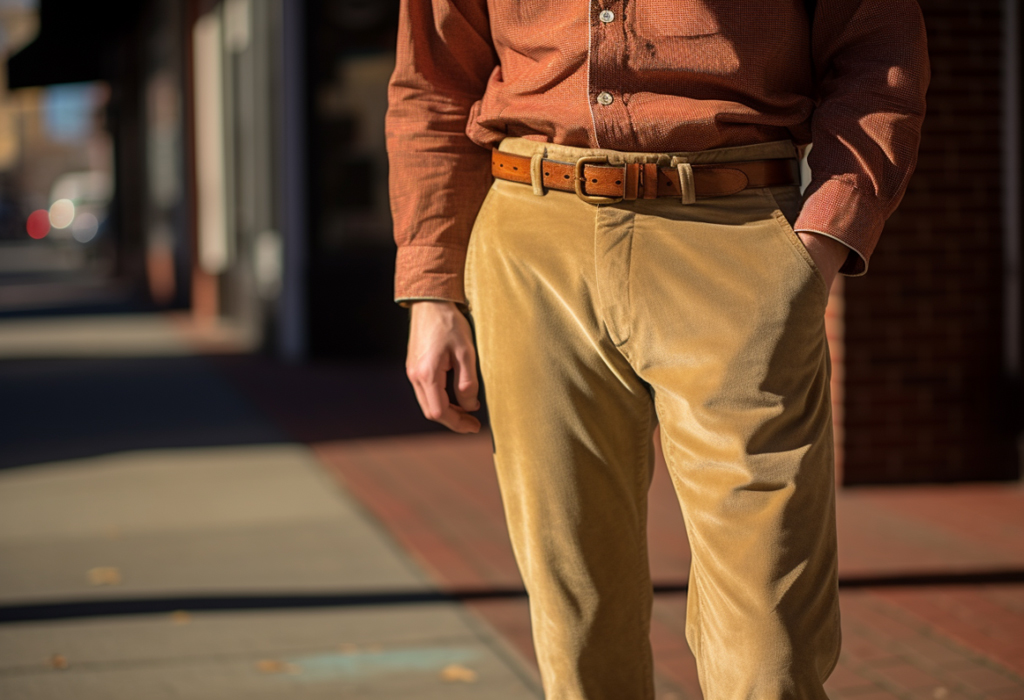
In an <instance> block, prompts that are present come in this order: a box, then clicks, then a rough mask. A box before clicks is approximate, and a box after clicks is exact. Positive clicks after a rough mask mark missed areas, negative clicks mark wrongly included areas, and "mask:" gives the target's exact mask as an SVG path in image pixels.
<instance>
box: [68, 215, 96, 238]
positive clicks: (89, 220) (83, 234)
mask: <svg viewBox="0 0 1024 700" xmlns="http://www.w3.org/2000/svg"><path fill="white" fill-rule="evenodd" d="M99 230H100V222H99V221H98V220H97V219H96V217H95V216H94V215H93V214H90V213H89V212H83V213H81V214H79V215H78V216H76V217H75V222H74V223H73V224H72V225H71V236H72V238H74V239H75V240H76V241H78V242H79V243H88V242H89V241H91V240H92V239H93V238H95V237H96V232H97V231H99Z"/></svg>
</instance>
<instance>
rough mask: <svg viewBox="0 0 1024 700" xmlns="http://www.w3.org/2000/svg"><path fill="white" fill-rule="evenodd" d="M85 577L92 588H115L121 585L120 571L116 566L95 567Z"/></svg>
mask: <svg viewBox="0 0 1024 700" xmlns="http://www.w3.org/2000/svg"><path fill="white" fill-rule="evenodd" d="M86 577H87V578H88V579H89V583H91V584H92V585H94V586H117V585H119V584H120V583H121V571H120V569H118V568H117V567H116V566H97V567H95V568H92V569H89V571H88V572H87V573H86Z"/></svg>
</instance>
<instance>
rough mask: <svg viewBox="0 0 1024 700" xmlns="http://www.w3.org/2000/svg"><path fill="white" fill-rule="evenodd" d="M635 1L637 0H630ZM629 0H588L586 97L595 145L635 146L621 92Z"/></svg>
mask: <svg viewBox="0 0 1024 700" xmlns="http://www.w3.org/2000/svg"><path fill="white" fill-rule="evenodd" d="M632 1H633V2H636V0H632ZM629 5H630V2H629V0H591V3H590V52H589V61H590V64H589V76H590V79H589V81H588V83H589V84H588V96H587V97H588V99H589V100H590V111H591V113H592V114H593V118H594V132H595V134H594V135H595V138H596V141H597V143H596V145H597V146H598V147H599V148H611V149H616V150H624V151H635V150H638V148H639V146H638V144H637V139H636V133H635V132H634V130H633V126H632V120H631V118H630V114H629V97H630V96H629V95H628V94H627V93H625V92H624V88H625V84H624V81H623V76H624V74H625V69H626V61H627V55H626V54H627V46H628V43H629V42H628V26H629V25H628V22H629V21H630V18H629V16H628V11H629V9H628V8H629Z"/></svg>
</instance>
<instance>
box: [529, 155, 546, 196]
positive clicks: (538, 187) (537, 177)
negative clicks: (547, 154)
mask: <svg viewBox="0 0 1024 700" xmlns="http://www.w3.org/2000/svg"><path fill="white" fill-rule="evenodd" d="M530 184H531V185H533V193H534V194H535V195H537V196H538V197H543V196H544V195H545V194H547V190H545V189H544V154H543V153H534V154H533V157H532V158H530Z"/></svg>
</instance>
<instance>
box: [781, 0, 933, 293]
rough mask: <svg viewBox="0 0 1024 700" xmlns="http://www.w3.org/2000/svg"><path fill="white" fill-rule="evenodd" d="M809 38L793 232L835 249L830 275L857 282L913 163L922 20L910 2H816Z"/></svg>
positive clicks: (925, 73)
mask: <svg viewBox="0 0 1024 700" xmlns="http://www.w3.org/2000/svg"><path fill="white" fill-rule="evenodd" d="M812 37H813V55H814V64H815V72H816V80H817V86H818V89H817V97H818V104H817V107H816V109H815V112H814V117H813V120H812V125H811V128H812V138H813V142H814V147H813V148H812V149H811V152H810V155H809V156H808V163H809V165H810V168H811V173H812V180H811V183H810V185H809V186H808V188H807V191H806V193H805V201H804V206H803V209H802V211H801V213H800V216H799V218H798V219H797V222H796V224H795V226H794V228H796V229H797V230H798V231H812V232H816V233H822V234H825V235H827V236H830V237H832V238H835V239H838V240H839V241H841V242H843V243H845V244H846V245H847V246H848V247H849V248H850V249H851V252H850V255H849V257H848V258H847V260H846V262H845V264H844V265H843V267H842V268H841V270H840V271H841V272H842V273H844V274H847V275H859V274H863V273H864V272H866V271H867V266H868V261H869V260H870V258H871V253H872V252H873V251H874V249H875V246H876V244H877V243H878V239H879V236H880V235H881V233H882V227H883V224H884V223H885V220H886V219H887V218H888V217H889V215H890V214H892V212H893V211H894V210H895V209H896V206H897V205H898V204H899V202H900V200H901V199H902V198H903V194H904V192H905V191H906V188H907V182H908V180H909V179H910V176H911V174H912V173H913V171H914V166H915V165H916V163H917V151H918V146H919V145H920V138H921V124H922V121H923V119H924V111H925V91H926V89H927V87H928V81H929V75H930V74H929V64H928V52H927V39H926V36H925V27H924V20H923V18H922V16H921V10H920V8H919V7H918V5H917V2H916V1H915V0H859V1H858V0H822V1H821V2H819V3H818V9H817V14H816V16H815V21H814V27H813V32H812Z"/></svg>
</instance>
